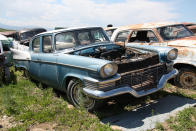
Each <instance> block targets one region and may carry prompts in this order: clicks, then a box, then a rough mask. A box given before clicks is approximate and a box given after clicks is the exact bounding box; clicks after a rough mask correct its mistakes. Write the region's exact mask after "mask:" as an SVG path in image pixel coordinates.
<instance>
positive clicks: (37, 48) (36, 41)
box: [32, 37, 40, 53]
mask: <svg viewBox="0 0 196 131" xmlns="http://www.w3.org/2000/svg"><path fill="white" fill-rule="evenodd" d="M32 48H33V52H35V53H39V52H40V37H38V38H35V39H34V40H33V42H32Z"/></svg>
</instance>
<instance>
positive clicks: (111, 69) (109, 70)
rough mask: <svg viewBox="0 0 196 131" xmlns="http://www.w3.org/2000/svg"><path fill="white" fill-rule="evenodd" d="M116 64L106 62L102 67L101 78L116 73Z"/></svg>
mask: <svg viewBox="0 0 196 131" xmlns="http://www.w3.org/2000/svg"><path fill="white" fill-rule="evenodd" d="M117 70H118V66H117V64H115V63H110V64H106V65H104V66H103V67H102V69H101V71H100V74H101V76H102V77H103V78H106V77H109V76H112V75H114V74H116V73H117Z"/></svg>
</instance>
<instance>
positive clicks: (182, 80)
mask: <svg viewBox="0 0 196 131" xmlns="http://www.w3.org/2000/svg"><path fill="white" fill-rule="evenodd" d="M126 32H129V34H128V33H126ZM123 33H124V34H128V35H126V36H125V35H124V36H125V37H120V36H122V35H121V34H123ZM111 39H112V40H113V41H114V42H116V43H117V44H122V45H123V44H124V42H125V43H129V45H130V44H132V45H152V46H169V47H174V48H177V49H178V54H179V55H178V58H177V59H176V60H175V61H174V67H175V68H177V69H178V70H179V74H178V75H177V76H176V78H175V83H176V85H178V86H179V87H185V88H190V89H195V88H196V54H195V52H196V36H194V35H193V33H192V32H191V31H190V30H189V29H188V28H187V27H186V26H184V25H183V24H178V23H146V24H138V25H131V26H127V27H121V28H119V29H118V30H116V31H115V32H114V33H113V36H112V38H111Z"/></svg>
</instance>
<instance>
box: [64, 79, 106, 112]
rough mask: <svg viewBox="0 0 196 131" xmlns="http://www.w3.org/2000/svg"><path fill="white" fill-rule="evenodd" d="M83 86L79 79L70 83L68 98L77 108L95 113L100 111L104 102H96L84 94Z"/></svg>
mask: <svg viewBox="0 0 196 131" xmlns="http://www.w3.org/2000/svg"><path fill="white" fill-rule="evenodd" d="M82 88H83V84H82V82H81V81H80V80H78V79H72V80H70V81H69V84H68V87H67V98H68V100H69V101H70V102H71V103H72V104H73V105H74V106H75V107H81V108H85V109H86V110H88V111H94V110H96V109H98V108H99V107H100V106H101V105H102V103H103V101H102V100H96V99H93V98H90V97H88V96H87V95H86V94H84V93H83V92H82Z"/></svg>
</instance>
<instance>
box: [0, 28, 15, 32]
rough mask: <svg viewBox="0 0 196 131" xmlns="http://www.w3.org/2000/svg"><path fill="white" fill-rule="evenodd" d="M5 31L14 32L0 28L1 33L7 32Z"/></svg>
mask: <svg viewBox="0 0 196 131" xmlns="http://www.w3.org/2000/svg"><path fill="white" fill-rule="evenodd" d="M5 31H12V30H7V29H3V28H0V32H5Z"/></svg>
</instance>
